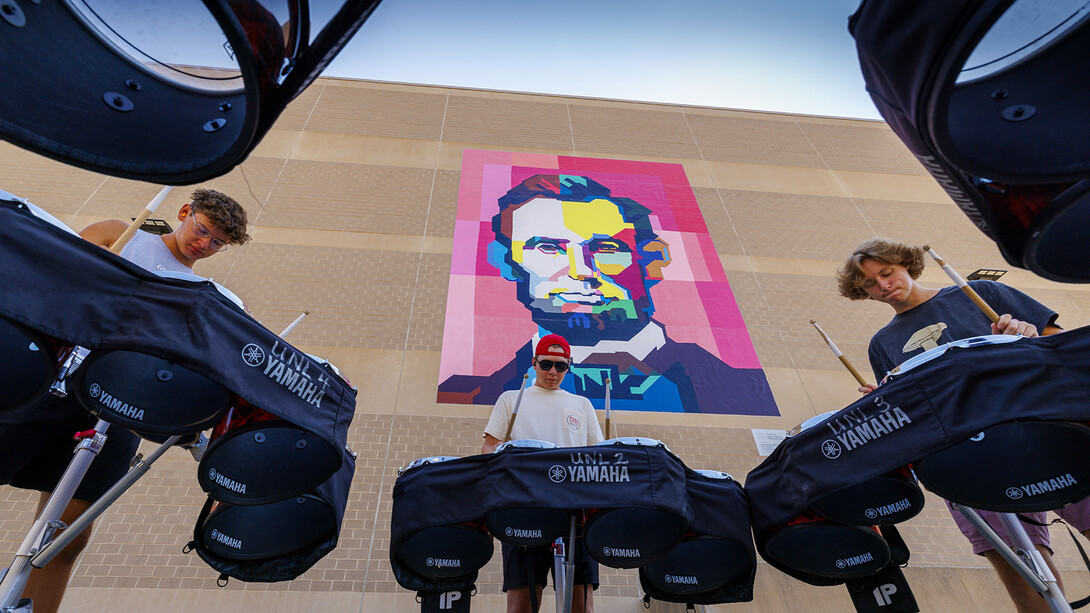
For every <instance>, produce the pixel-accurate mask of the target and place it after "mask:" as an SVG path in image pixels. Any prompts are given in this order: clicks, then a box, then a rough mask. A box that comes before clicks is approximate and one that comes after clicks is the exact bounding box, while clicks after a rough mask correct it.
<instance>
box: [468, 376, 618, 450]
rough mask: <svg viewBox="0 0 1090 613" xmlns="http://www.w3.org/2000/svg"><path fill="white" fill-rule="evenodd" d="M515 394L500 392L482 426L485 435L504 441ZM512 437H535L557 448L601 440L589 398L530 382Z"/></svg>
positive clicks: (516, 438) (516, 395) (590, 443)
mask: <svg viewBox="0 0 1090 613" xmlns="http://www.w3.org/2000/svg"><path fill="white" fill-rule="evenodd" d="M518 394H519V393H518V390H508V391H506V392H504V393H503V394H500V397H499V399H497V400H496V406H495V407H493V409H492V416H491V417H490V418H489V419H488V425H487V426H485V429H484V431H485V434H491V435H492V436H494V437H496V438H498V439H499V440H501V441H502V440H503V436H504V434H506V433H507V424H508V422H510V420H511V413H512V411H514V409H515V400H516V399H517V398H518ZM511 439H512V440H518V439H534V440H539V441H548V442H550V443H555V444H556V445H559V446H560V447H583V446H586V445H593V444H595V443H598V442H601V441H602V439H603V437H602V428H601V427H600V426H599V425H598V416H597V415H595V414H594V407H593V406H591V404H590V401H589V400H587V399H586V398H583V397H582V396H576V395H575V394H572V393H570V392H567V391H565V390H559V389H558V390H547V389H545V388H543V387H541V386H538V385H531V386H530V387H528V388H526V391H525V392H523V395H522V404H521V405H519V412H518V416H517V417H516V418H515V426H514V428H512V430H511Z"/></svg>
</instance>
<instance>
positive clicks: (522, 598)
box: [507, 585, 545, 613]
mask: <svg viewBox="0 0 1090 613" xmlns="http://www.w3.org/2000/svg"><path fill="white" fill-rule="evenodd" d="M544 591H545V586H543V585H539V586H537V607H538V610H539V611H540V610H541V594H542V592H544ZM507 613H537V612H536V611H533V612H532V611H531V610H530V588H528V587H518V588H514V589H510V590H507Z"/></svg>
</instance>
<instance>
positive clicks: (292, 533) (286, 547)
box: [197, 494, 336, 560]
mask: <svg viewBox="0 0 1090 613" xmlns="http://www.w3.org/2000/svg"><path fill="white" fill-rule="evenodd" d="M335 522H336V515H335V514H334V512H333V508H332V507H331V506H329V504H327V503H326V502H325V501H324V500H322V499H321V498H318V497H317V496H314V495H312V494H307V495H303V496H295V497H292V498H289V499H287V500H281V501H280V502H274V503H272V504H264V505H258V506H245V507H244V506H237V505H231V504H227V503H218V504H216V505H214V506H213V508H212V510H211V512H210V513H209V514H208V517H207V518H205V520H204V521H203V522H201V524H200V527H199V528H198V530H197V535H198V536H199V537H200V539H201V543H202V545H203V546H204V547H206V548H207V549H208V550H209V551H211V552H213V553H215V554H216V555H219V556H221V557H224V558H227V559H230V560H261V559H264V558H273V557H278V556H282V555H285V554H289V553H291V552H293V551H298V550H299V549H302V548H303V547H305V546H306V545H308V544H310V543H313V542H314V541H316V540H319V539H322V538H327V537H328V536H329V534H330V533H331V532H332V531H333V529H334V528H335Z"/></svg>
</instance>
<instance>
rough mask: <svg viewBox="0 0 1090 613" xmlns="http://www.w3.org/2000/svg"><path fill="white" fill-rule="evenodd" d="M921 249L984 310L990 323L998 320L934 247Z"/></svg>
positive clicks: (993, 312) (996, 315) (993, 311)
mask: <svg viewBox="0 0 1090 613" xmlns="http://www.w3.org/2000/svg"><path fill="white" fill-rule="evenodd" d="M923 250H924V251H926V252H927V254H928V255H930V256H931V257H933V258H935V261H936V262H938V263H939V266H942V270H943V271H944V272H945V273H946V275H947V276H948V277H950V278H951V279H953V281H954V283H956V284H957V286H958V287H960V288H961V291H963V292H965V295H966V296H968V297H969V300H972V301H973V304H975V305H976V306H977V308H979V309H980V310H981V311H984V314H985V315H987V316H988V319H990V320H992V323H996V322H998V321H999V314H998V313H996V312H995V310H994V309H992V307H990V306H988V303H987V302H984V299H983V298H981V297H980V294H978V293H976V291H975V290H974V289H973V288H972V287H969V284H968V283H966V282H965V279H962V278H961V275H959V274H958V273H957V271H956V270H954V269H953V268H950V265H949V264H947V263H946V262H944V261H943V260H942V258H940V257H939V254H937V253H935V250H934V249H932V248H931V247H928V246H927V245H924V246H923Z"/></svg>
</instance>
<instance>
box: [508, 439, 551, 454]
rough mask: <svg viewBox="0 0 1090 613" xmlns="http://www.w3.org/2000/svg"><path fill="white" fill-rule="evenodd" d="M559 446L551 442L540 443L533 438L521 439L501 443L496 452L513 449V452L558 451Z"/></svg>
mask: <svg viewBox="0 0 1090 613" xmlns="http://www.w3.org/2000/svg"><path fill="white" fill-rule="evenodd" d="M557 446H558V445H557V444H556V443H550V442H549V441H539V440H536V439H532V438H520V439H515V440H513V441H507V442H505V443H500V444H499V446H497V447H496V452H497V453H498V452H500V451H504V450H507V449H511V450H512V451H516V450H519V449H556V448H557Z"/></svg>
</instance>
